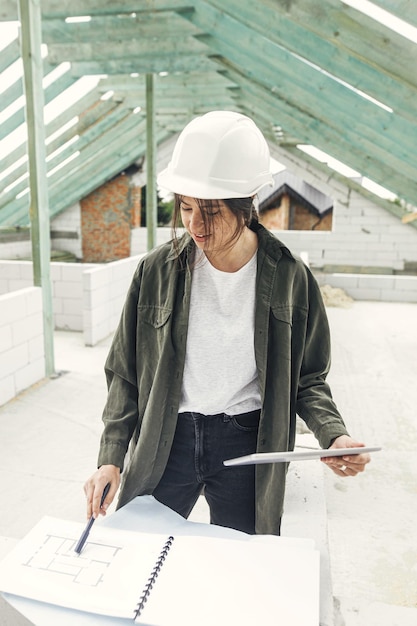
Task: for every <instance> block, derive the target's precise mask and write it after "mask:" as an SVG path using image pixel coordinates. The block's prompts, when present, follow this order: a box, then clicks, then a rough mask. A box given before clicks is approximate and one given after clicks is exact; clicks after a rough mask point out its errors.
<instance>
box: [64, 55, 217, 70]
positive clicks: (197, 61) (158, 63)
mask: <svg viewBox="0 0 417 626" xmlns="http://www.w3.org/2000/svg"><path fill="white" fill-rule="evenodd" d="M216 69H219V68H218V66H217V64H216V63H215V62H214V61H212V60H211V59H210V58H208V57H207V56H206V55H204V54H179V55H171V56H170V55H168V54H166V55H161V54H157V53H155V55H154V56H152V57H145V58H142V57H130V58H125V59H118V60H117V61H115V60H112V59H105V60H102V61H75V62H73V63H72V73H73V74H74V75H75V76H87V75H91V74H95V75H97V74H132V73H139V74H158V73H160V72H169V73H173V72H197V71H198V72H210V71H213V70H216Z"/></svg>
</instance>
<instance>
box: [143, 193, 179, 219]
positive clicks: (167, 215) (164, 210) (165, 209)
mask: <svg viewBox="0 0 417 626" xmlns="http://www.w3.org/2000/svg"><path fill="white" fill-rule="evenodd" d="M156 201H157V225H158V226H169V225H170V224H171V218H172V212H173V210H174V198H172V199H171V200H163V199H162V198H161V196H160V195H159V193H157V196H156ZM140 219H141V222H140V223H141V226H146V186H144V187H142V203H141V213H140Z"/></svg>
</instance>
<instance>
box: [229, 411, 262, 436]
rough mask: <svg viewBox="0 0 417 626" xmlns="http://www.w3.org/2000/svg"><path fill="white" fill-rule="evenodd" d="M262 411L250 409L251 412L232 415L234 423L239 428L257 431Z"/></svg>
mask: <svg viewBox="0 0 417 626" xmlns="http://www.w3.org/2000/svg"><path fill="white" fill-rule="evenodd" d="M260 413H261V412H260V411H250V413H242V414H240V415H232V417H231V421H232V424H233V425H234V426H235V427H236V428H238V429H239V430H246V431H248V432H255V431H257V430H258V427H259V417H260Z"/></svg>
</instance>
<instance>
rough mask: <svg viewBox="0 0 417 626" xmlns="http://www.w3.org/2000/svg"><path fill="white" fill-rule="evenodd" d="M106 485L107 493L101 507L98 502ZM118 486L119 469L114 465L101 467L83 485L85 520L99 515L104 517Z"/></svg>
mask: <svg viewBox="0 0 417 626" xmlns="http://www.w3.org/2000/svg"><path fill="white" fill-rule="evenodd" d="M107 483H110V489H109V493H108V494H107V496H106V498H105V500H104V502H103V505H102V506H101V507H100V501H101V498H102V496H103V491H104V488H105V486H106V485H107ZM119 485H120V467H116V465H102V466H101V467H100V468H99V469H98V470H97V471H96V472H94V474H93V475H92V476H90V478H89V479H88V480H87V482H86V483H85V485H84V492H85V497H86V498H87V519H90V518H91V516H93V517H94V518H96V517H98V516H99V515H106V511H107V509H108V508H109V506H110V504H111V503H112V502H113V499H114V496H115V495H116V492H117V490H118V488H119Z"/></svg>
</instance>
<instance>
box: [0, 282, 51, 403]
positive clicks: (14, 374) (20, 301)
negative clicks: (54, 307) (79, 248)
mask: <svg viewBox="0 0 417 626" xmlns="http://www.w3.org/2000/svg"><path fill="white" fill-rule="evenodd" d="M43 337H44V334H43V316H42V291H41V289H40V287H27V288H25V289H19V290H18V291H14V292H12V293H6V294H3V295H1V296H0V405H2V404H5V403H6V402H8V401H9V400H11V399H12V398H14V397H15V396H16V395H17V394H18V393H19V392H21V391H23V390H24V389H26V388H27V387H30V385H33V384H34V383H36V382H37V381H39V380H41V379H42V378H43V377H44V376H45V350H44V340H43Z"/></svg>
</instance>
